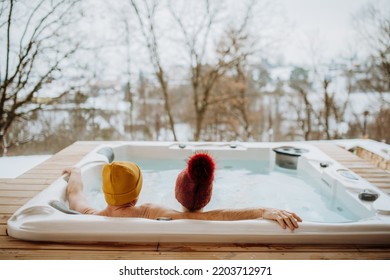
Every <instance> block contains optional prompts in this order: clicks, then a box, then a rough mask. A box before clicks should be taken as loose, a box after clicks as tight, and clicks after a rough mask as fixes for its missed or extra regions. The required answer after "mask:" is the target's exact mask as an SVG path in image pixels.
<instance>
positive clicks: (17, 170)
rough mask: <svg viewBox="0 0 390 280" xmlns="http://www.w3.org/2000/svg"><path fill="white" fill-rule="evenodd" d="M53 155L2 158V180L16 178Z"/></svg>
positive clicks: (0, 167)
mask: <svg viewBox="0 0 390 280" xmlns="http://www.w3.org/2000/svg"><path fill="white" fill-rule="evenodd" d="M50 157H51V155H39V156H15V157H0V178H16V177H18V176H20V175H22V174H23V173H25V172H26V171H28V170H30V169H31V168H33V167H34V166H36V165H38V164H40V163H42V162H44V161H45V160H47V159H48V158H50Z"/></svg>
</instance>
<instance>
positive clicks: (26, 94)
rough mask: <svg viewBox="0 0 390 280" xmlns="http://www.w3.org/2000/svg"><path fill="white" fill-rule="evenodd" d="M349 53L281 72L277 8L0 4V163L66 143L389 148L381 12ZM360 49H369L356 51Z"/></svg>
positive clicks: (384, 14) (370, 13) (284, 26)
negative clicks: (358, 143) (364, 141)
mask: <svg viewBox="0 0 390 280" xmlns="http://www.w3.org/2000/svg"><path fill="white" fill-rule="evenodd" d="M386 8H387V9H384V8H383V7H380V6H376V5H374V4H372V5H368V6H363V7H362V8H361V9H360V10H359V11H357V12H356V14H353V15H346V16H347V17H351V22H352V23H353V26H354V28H355V30H356V49H355V50H353V51H349V52H348V50H346V52H345V53H344V54H343V55H340V56H338V57H334V58H333V59H331V60H324V59H322V58H321V52H320V51H319V49H317V48H316V47H315V46H316V42H315V41H310V40H308V41H309V43H308V46H307V50H308V51H307V53H308V56H310V58H311V60H312V63H311V64H305V65H290V64H285V63H283V60H282V59H280V58H279V57H278V54H277V49H278V47H279V46H280V45H281V44H283V43H285V40H287V38H288V36H291V32H290V29H289V26H290V23H289V22H288V21H285V20H284V19H283V16H279V15H278V10H277V8H275V6H274V1H255V0H252V1H251V0H248V1H212V0H208V1H207V0H199V1H174V0H171V1H168V0H166V1H157V0H155V1H148V0H123V1H87V0H84V1H74V0H33V1H30V0H18V1H17V0H0V98H1V99H0V116H1V118H0V148H1V152H2V155H17V154H42V153H54V152H57V151H59V150H60V149H62V148H64V147H66V146H67V145H69V144H71V143H73V142H74V141H77V140H155V141H165V140H174V141H292V140H318V139H342V138H370V139H375V140H378V141H385V142H387V143H390V10H389V9H388V7H386ZM359 47H362V48H364V49H366V50H369V51H368V52H367V51H366V52H362V53H360V52H359Z"/></svg>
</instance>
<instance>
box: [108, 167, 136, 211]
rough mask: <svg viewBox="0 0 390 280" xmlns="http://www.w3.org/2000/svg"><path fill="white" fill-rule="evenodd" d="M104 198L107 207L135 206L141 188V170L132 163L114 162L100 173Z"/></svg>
mask: <svg viewBox="0 0 390 280" xmlns="http://www.w3.org/2000/svg"><path fill="white" fill-rule="evenodd" d="M102 180H103V192H104V198H105V200H106V202H107V204H108V205H111V206H120V205H125V204H130V203H133V204H135V203H136V201H137V200H138V196H139V193H140V192H141V188H142V173H141V169H140V168H139V167H138V165H136V164H135V163H132V162H125V161H116V162H112V163H108V164H106V165H104V167H103V171H102Z"/></svg>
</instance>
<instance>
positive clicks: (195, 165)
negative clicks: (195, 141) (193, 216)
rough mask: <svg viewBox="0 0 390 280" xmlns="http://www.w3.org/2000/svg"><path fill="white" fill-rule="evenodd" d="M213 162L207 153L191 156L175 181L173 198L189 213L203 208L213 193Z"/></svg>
mask: <svg viewBox="0 0 390 280" xmlns="http://www.w3.org/2000/svg"><path fill="white" fill-rule="evenodd" d="M214 170H215V162H214V159H213V158H212V157H211V156H210V155H209V154H207V153H203V152H197V153H195V154H194V155H192V156H191V157H190V158H189V160H188V162H187V167H186V168H185V169H183V170H182V171H181V172H180V173H179V175H178V176H177V179H176V187H175V197H176V199H177V201H179V202H180V204H181V205H182V206H183V207H184V208H186V209H187V210H189V211H197V210H200V209H202V208H203V207H205V206H206V205H207V204H208V203H209V202H210V199H211V194H212V191H213V181H214Z"/></svg>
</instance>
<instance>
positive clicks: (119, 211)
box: [63, 168, 302, 230]
mask: <svg viewBox="0 0 390 280" xmlns="http://www.w3.org/2000/svg"><path fill="white" fill-rule="evenodd" d="M63 173H69V174H70V177H69V181H68V187H67V190H66V196H67V199H68V201H69V207H70V208H71V209H72V210H75V211H78V212H80V213H82V214H93V215H101V216H109V217H137V218H148V219H157V218H161V217H164V218H170V219H197V220H221V221H233V220H250V219H260V218H263V219H268V220H274V221H277V222H278V223H279V225H280V226H281V227H282V228H284V229H285V228H289V229H290V230H294V229H295V228H298V222H301V221H302V220H301V218H300V217H299V216H298V215H296V214H295V213H291V212H288V211H285V210H279V209H273V208H247V209H221V210H212V211H206V212H180V211H176V210H174V209H170V208H166V207H164V206H161V205H156V204H152V203H145V204H142V205H140V206H135V204H136V201H133V202H132V203H129V204H124V205H120V206H112V205H107V207H106V208H105V209H104V210H101V211H98V210H96V209H94V208H92V207H91V206H90V205H89V204H88V202H87V200H86V198H85V196H84V193H83V183H82V180H81V173H80V169H78V168H67V169H65V170H64V172H63Z"/></svg>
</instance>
